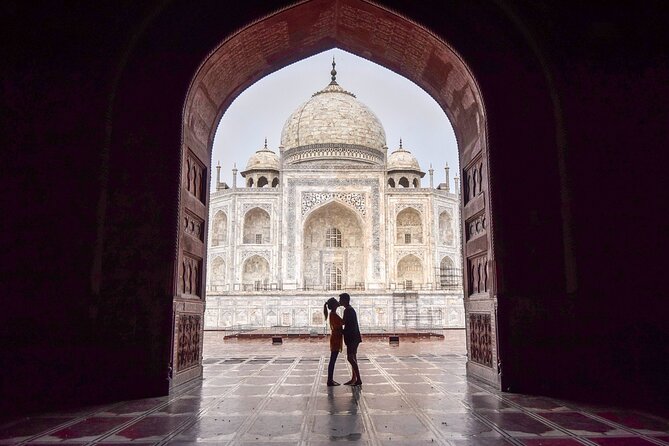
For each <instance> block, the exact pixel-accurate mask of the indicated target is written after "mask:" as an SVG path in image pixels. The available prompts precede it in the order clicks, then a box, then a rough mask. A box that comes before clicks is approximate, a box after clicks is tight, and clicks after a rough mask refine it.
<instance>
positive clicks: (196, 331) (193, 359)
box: [177, 314, 202, 371]
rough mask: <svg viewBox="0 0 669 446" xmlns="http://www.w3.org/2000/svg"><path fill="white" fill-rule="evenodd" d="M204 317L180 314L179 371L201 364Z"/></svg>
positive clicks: (178, 330) (178, 336) (178, 321)
mask: <svg viewBox="0 0 669 446" xmlns="http://www.w3.org/2000/svg"><path fill="white" fill-rule="evenodd" d="M201 331H202V316H201V315H199V314H179V315H178V320H177V371H181V370H185V369H187V368H189V367H192V366H194V365H197V364H199V362H200V347H201V345H200V344H201V342H200V333H201Z"/></svg>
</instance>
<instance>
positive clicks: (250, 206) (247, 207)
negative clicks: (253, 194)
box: [242, 203, 272, 215]
mask: <svg viewBox="0 0 669 446" xmlns="http://www.w3.org/2000/svg"><path fill="white" fill-rule="evenodd" d="M254 208H259V209H262V210H264V211H267V213H268V214H269V215H272V205H271V204H270V203H244V204H242V214H246V212H248V211H249V210H250V209H254Z"/></svg>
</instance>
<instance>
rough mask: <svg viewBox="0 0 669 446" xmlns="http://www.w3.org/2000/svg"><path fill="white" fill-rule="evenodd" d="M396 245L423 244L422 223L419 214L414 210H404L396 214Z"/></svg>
mask: <svg viewBox="0 0 669 446" xmlns="http://www.w3.org/2000/svg"><path fill="white" fill-rule="evenodd" d="M396 223H397V224H396V227H397V228H396V230H397V238H396V243H397V244H398V245H410V244H421V243H423V223H422V218H421V215H420V213H419V212H418V211H417V210H416V209H414V208H406V209H404V210H403V211H402V212H400V213H399V214H397V222H396Z"/></svg>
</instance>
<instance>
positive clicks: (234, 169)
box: [232, 163, 238, 189]
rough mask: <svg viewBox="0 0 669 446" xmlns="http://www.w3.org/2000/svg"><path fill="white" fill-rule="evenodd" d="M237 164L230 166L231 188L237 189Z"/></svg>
mask: <svg viewBox="0 0 669 446" xmlns="http://www.w3.org/2000/svg"><path fill="white" fill-rule="evenodd" d="M237 172H238V171H237V163H234V164H233V165H232V188H233V189H237Z"/></svg>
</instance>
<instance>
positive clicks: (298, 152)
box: [283, 143, 384, 167]
mask: <svg viewBox="0 0 669 446" xmlns="http://www.w3.org/2000/svg"><path fill="white" fill-rule="evenodd" d="M283 158H284V162H285V163H286V164H297V163H301V162H304V161H307V160H308V161H309V164H310V165H313V164H312V163H313V162H314V160H319V159H327V158H331V159H333V160H336V161H341V160H355V161H357V163H351V165H359V162H360V161H362V162H364V163H366V164H367V166H368V165H369V164H383V161H384V158H383V153H382V152H380V151H379V150H374V149H370V148H368V147H364V146H360V145H356V144H341V143H340V144H333V143H320V144H309V145H307V146H301V147H297V148H293V149H288V150H286V151H285V152H284V153H283ZM362 167H364V165H363V166H362Z"/></svg>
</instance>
